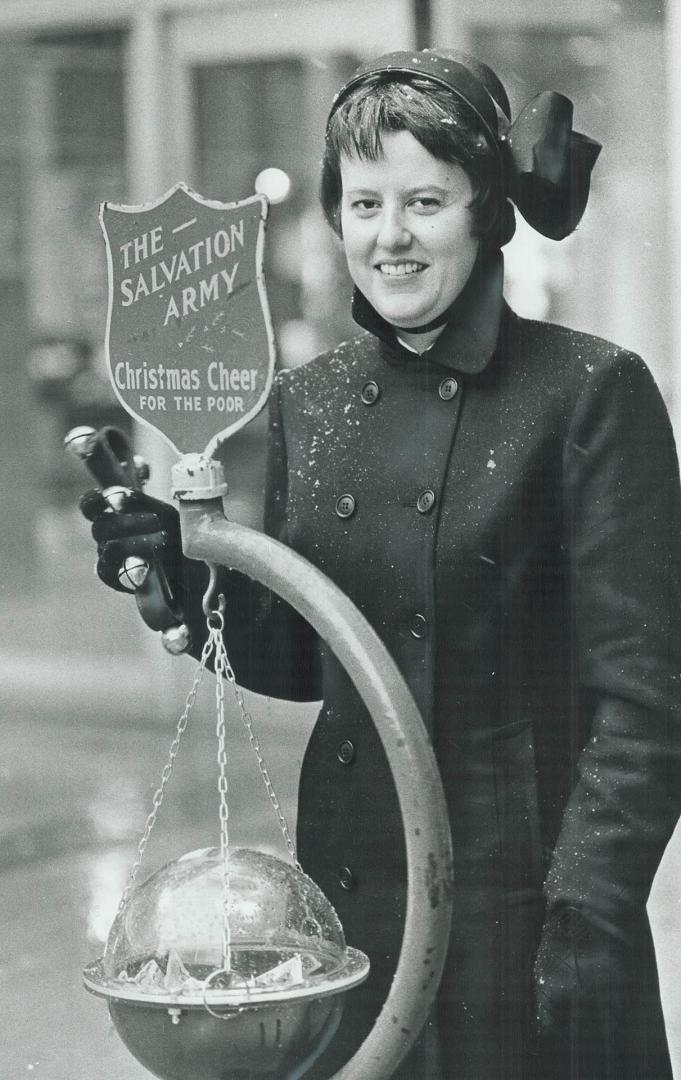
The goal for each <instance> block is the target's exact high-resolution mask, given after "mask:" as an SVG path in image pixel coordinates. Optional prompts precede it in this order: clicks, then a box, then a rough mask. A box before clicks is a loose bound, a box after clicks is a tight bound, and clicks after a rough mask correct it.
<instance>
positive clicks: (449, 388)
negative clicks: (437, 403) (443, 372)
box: [437, 377, 459, 401]
mask: <svg viewBox="0 0 681 1080" xmlns="http://www.w3.org/2000/svg"><path fill="white" fill-rule="evenodd" d="M458 389H459V384H458V382H457V381H456V379H454V378H451V377H449V378H447V379H443V380H442V382H441V383H440V385H439V386H438V388H437V392H438V394H439V395H440V397H441V398H442V400H443V401H451V399H452V398H453V397H454V395H455V394H456V393H457V392H458Z"/></svg>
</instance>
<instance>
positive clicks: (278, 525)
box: [230, 261, 681, 1080]
mask: <svg viewBox="0 0 681 1080" xmlns="http://www.w3.org/2000/svg"><path fill="white" fill-rule="evenodd" d="M502 276H503V269H502V264H501V261H491V262H490V263H488V264H485V265H481V266H479V267H477V268H476V271H475V272H474V275H473V278H472V279H471V281H470V282H469V284H468V286H467V287H466V289H465V290H464V292H463V293H462V295H461V297H460V298H459V300H458V301H457V304H456V307H455V311H454V317H453V319H452V321H451V322H450V324H449V325H448V326H447V327H446V328H445V330H444V331H443V332H442V334H441V336H440V337H439V338H438V340H437V341H436V343H435V344H434V346H433V347H432V348H431V349H429V350H428V351H427V352H426V353H425V354H424V355H423V356H419V355H417V354H415V353H413V352H411V351H410V350H408V349H407V348H405V347H404V346H403V345H401V344H400V343H399V342H398V341H397V339H396V337H395V334H394V332H393V330H392V329H391V328H390V327H389V326H388V325H387V324H385V323H383V322H382V320H381V319H380V317H379V316H378V315H377V314H376V313H375V312H374V311H373V309H371V308H370V307H369V305H368V303H367V302H366V300H364V298H363V297H362V296H361V295H360V294H356V295H355V301H354V303H355V316H356V318H357V321H358V322H360V324H361V325H363V326H364V327H365V329H364V330H363V332H362V333H360V334H359V336H357V337H356V338H354V339H352V340H350V341H347V342H345V343H343V344H342V345H340V346H338V348H336V349H335V350H333V351H332V352H330V353H327V354H325V355H323V356H320V357H318V358H317V359H315V360H314V361H312V362H311V363H309V364H307V365H306V366H304V367H302V368H299V369H297V370H293V371H283V372H282V373H281V374H280V376H279V378H278V380H277V383H276V386H275V390H274V391H273V397H272V409H271V447H270V459H269V461H270V464H269V472H268V495H267V528H268V529H269V531H270V532H271V533H272V534H273V535H275V536H276V537H277V538H278V539H280V540H283V541H285V542H286V543H287V544H289V545H290V546H291V547H292V548H294V549H295V550H296V551H298V552H300V553H301V554H302V555H304V556H305V557H306V558H308V559H309V560H310V561H312V562H313V563H314V564H315V565H317V566H318V567H320V568H321V570H323V571H324V572H325V573H326V574H328V576H329V577H330V578H332V579H333V580H334V581H335V582H336V583H337V584H338V585H339V586H340V587H341V588H342V589H343V590H344V591H345V592H346V593H347V594H348V596H350V597H351V599H352V600H353V601H354V602H355V604H356V605H357V607H358V608H359V609H360V610H361V611H362V612H363V613H364V615H365V616H366V617H367V618H368V620H369V622H370V623H371V624H372V625H373V626H374V627H375V629H376V630H377V632H378V633H379V635H380V636H381V637H382V639H383V641H384V642H385V644H386V646H387V647H388V649H389V651H390V652H391V654H392V655H393V657H394V659H395V660H396V662H397V664H398V666H399V668H400V669H401V671H402V673H403V674H404V676H405V678H406V680H407V682H408V684H409V686H410V687H411V690H412V692H413V694H414V696H415V698H416V701H417V703H418V705H419V707H420V709H421V712H422V715H423V718H424V721H425V723H426V725H427V727H428V730H429V732H430V734H431V737H432V740H433V744H434V747H435V751H436V755H437V759H438V763H439V767H440V771H441V774H442V779H443V783H444V788H445V792H446V796H447V800H448V804H449V810H450V819H451V827H452V834H453V842H454V858H455V904H454V918H453V928H452V935H451V942H450V946H449V952H448V959H447V966H446V970H445V975H444V978H443V981H442V985H441V988H440V992H439V997H438V1006H437V1009H435V1010H434V1011H433V1019H432V1023H431V1025H429V1034H428V1036H427V1037H425V1038H424V1039H422V1041H421V1046H420V1049H419V1050H418V1051H417V1052H416V1055H415V1056H412V1057H411V1058H410V1060H409V1062H408V1064H407V1065H405V1066H404V1068H403V1070H402V1071H401V1072H400V1074H399V1075H400V1076H404V1077H409V1078H418V1080H421V1078H426V1077H430V1076H442V1077H447V1078H449V1077H452V1078H453V1077H456V1078H457V1080H473V1078H475V1080H510V1078H514V1080H529V1078H530V1077H533V1076H538V1077H541V1078H542V1080H546V1078H548V1077H556V1078H558V1077H571V1078H572V1077H580V1078H584V1080H586V1078H589V1080H596V1078H598V1080H606V1078H612V1080H614V1078H617V1080H625V1078H628V1077H629V1078H632V1080H633V1077H637V1078H640V1077H643V1076H645V1077H651V1078H655V1080H663V1078H666V1077H670V1076H671V1073H670V1070H669V1062H668V1055H667V1050H666V1042H665V1036H664V1029H663V1023H662V1016H661V1009H660V1002H659V992H658V986H657V977H656V971H655V962H654V956H653V952H652V946H651V940H650V934H649V930H648V924H647V920H646V915H645V902H646V898H647V895H648V891H649V888H650V884H651V881H652V878H653V876H654V873H655V870H656V867H657V865H658V862H659V860H660V858H661V855H662V853H663V850H664V847H665V844H666V843H667V841H668V839H669V837H670V835H671V832H672V830H673V827H674V825H675V822H676V820H677V817H678V815H679V794H680V792H681V788H680V787H679V758H680V754H679V747H680V745H681V729H680V727H679V725H680V723H681V709H680V708H679V704H680V700H681V699H680V693H681V691H680V682H681V644H680V627H679V622H680V615H681V596H680V588H679V567H680V565H681V562H680V552H679V538H680V537H681V512H680V505H679V481H678V474H677V463H676V454H675V448H674V442H673V438H672V434H671V430H670V425H669V422H668V419H667V415H666V411H665V409H664V406H663V404H662V402H661V399H660V396H659V394H658V391H657V389H656V387H655V385H654V383H653V380H652V378H651V376H650V374H649V372H648V370H647V369H646V367H645V366H644V364H643V362H642V361H641V360H640V359H639V358H638V357H637V356H635V355H633V354H632V353H629V352H626V351H624V350H622V349H620V348H618V347H617V346H615V345H613V344H611V343H609V342H607V341H604V340H601V339H598V338H594V337H591V336H587V335H584V334H579V333H576V332H574V331H572V330H569V329H565V328H563V327H560V326H556V325H549V324H543V323H538V322H532V321H528V320H525V319H522V318H519V317H517V316H516V315H515V314H514V313H513V312H512V311H511V310H509V308H508V307H507V306H506V305H505V303H504V301H503V298H502ZM237 592H238V590H237ZM237 607H238V609H239V611H240V613H241V625H240V626H236V627H235V633H234V634H233V640H232V642H231V646H230V647H231V649H232V652H233V661H234V664H235V668H236V671H237V676H238V678H239V679H240V681H242V682H243V683H244V684H246V685H250V686H252V687H253V688H254V689H256V690H260V691H264V692H273V693H278V694H282V695H285V696H288V697H292V698H299V699H301V698H309V699H313V698H315V697H317V696H318V697H323V701H324V704H323V708H322V711H321V714H320V717H319V720H318V722H317V725H316V727H315V729H314V732H313V734H312V737H311V740H310V743H309V746H308V748H307V752H306V755H305V759H304V763H303V769H302V776H301V780H300V793H299V817H298V845H299V856H300V859H301V862H302V864H303V867H304V868H305V869H306V871H307V872H308V873H309V874H310V875H311V876H312V877H313V878H314V879H315V880H316V881H317V882H318V884H319V885H320V886H321V887H322V889H323V890H324V891H325V893H326V894H327V895H328V897H329V898H330V900H331V901H332V903H333V904H334V906H335V907H336V910H337V911H338V914H339V916H340V918H341V921H342V923H343V925H344V928H345V933H346V937H347V939H348V941H349V942H350V943H351V944H352V945H354V946H357V947H359V948H361V949H364V950H365V951H366V952H367V953H368V954H369V956H370V959H371V964H372V973H371V976H370V978H369V980H368V982H367V983H366V984H365V985H364V986H363V987H361V988H359V989H357V990H355V991H353V992H352V993H351V994H350V995H349V1000H348V1004H347V1006H346V1016H345V1019H344V1021H343V1025H342V1027H341V1031H340V1034H339V1036H338V1037H337V1040H336V1042H335V1043H334V1046H332V1048H331V1050H330V1051H329V1053H328V1054H327V1055H326V1057H325V1058H324V1059H323V1062H322V1065H321V1066H320V1067H319V1068H318V1069H317V1071H316V1072H315V1071H313V1073H312V1074H311V1075H312V1076H315V1077H316V1076H326V1075H332V1074H333V1072H334V1071H335V1070H336V1069H337V1068H338V1067H340V1064H341V1063H342V1062H343V1061H344V1060H345V1059H346V1058H347V1057H348V1056H349V1054H350V1053H351V1052H352V1050H353V1049H354V1048H355V1047H356V1046H357V1045H359V1043H361V1041H362V1039H363V1038H364V1036H365V1035H366V1033H367V1031H368V1030H369V1028H370V1027H371V1024H372V1023H373V1020H374V1018H375V1016H376V1014H377V1012H378V1010H379V1009H380V1006H381V1004H382V1002H383V1000H384V998H385V996H386V994H387V991H388V988H389V985H390V981H391V978H392V974H393V972H394V968H395V965H396V961H397V956H398V954H399V947H400V941H401V929H402V921H403V915H404V897H405V855H404V841H403V836H402V830H401V824H400V819H399V813H398V810H397V804H396V798H395V793H394V788H393V784H392V780H391V777H390V774H389V771H388V769H387V766H386V762H385V759H384V755H383V751H382V748H381V746H380V742H379V739H378V737H377V735H376V733H375V731H374V729H373V725H372V723H371V721H370V719H369V717H368V715H367V713H366V711H365V709H364V707H363V705H362V703H361V701H360V700H359V698H358V696H357V694H356V692H355V691H354V688H353V687H352V685H351V684H350V682H349V680H348V678H347V676H346V675H345V673H344V672H343V671H342V670H340V669H339V666H338V664H337V662H336V661H335V658H334V657H333V655H332V654H330V652H329V651H326V650H325V649H324V647H323V646H320V644H319V643H317V642H315V641H314V639H313V635H312V634H311V632H310V631H309V630H308V628H306V627H305V626H304V625H301V624H300V623H299V622H298V621H296V618H295V617H290V613H288V612H286V610H285V608H284V607H283V605H282V604H281V603H280V602H279V601H277V600H276V599H275V598H272V597H268V596H266V595H265V596H263V595H261V594H260V593H258V592H257V590H254V589H251V590H250V592H249V593H248V594H246V592H245V590H243V589H242V591H241V594H240V599H239V600H238V603H237ZM231 609H232V610H234V604H233V605H232V606H231ZM237 621H238V620H237ZM263 657H264V659H262V658H263ZM259 658H260V659H259ZM414 783H415V784H418V783H419V778H418V777H416V776H415V777H414ZM537 1035H539V1038H537ZM438 1057H439V1064H438Z"/></svg>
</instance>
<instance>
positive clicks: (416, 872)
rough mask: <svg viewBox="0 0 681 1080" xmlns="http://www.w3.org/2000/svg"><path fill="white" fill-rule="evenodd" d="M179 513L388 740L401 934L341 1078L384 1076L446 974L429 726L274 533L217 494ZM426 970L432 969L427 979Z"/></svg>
mask: <svg viewBox="0 0 681 1080" xmlns="http://www.w3.org/2000/svg"><path fill="white" fill-rule="evenodd" d="M180 517H181V523H182V541H183V547H184V551H185V554H186V555H187V556H188V557H190V558H193V559H204V560H205V561H206V562H212V563H219V564H222V565H224V566H229V567H231V568H232V569H234V570H238V571H240V572H241V573H243V574H245V575H247V576H248V577H251V578H253V579H255V580H256V581H259V582H261V583H262V584H264V585H266V586H267V587H268V588H270V589H272V590H273V591H274V592H275V593H277V594H278V595H279V596H281V597H282V598H283V599H284V600H286V601H287V602H288V603H289V604H290V605H291V606H292V607H294V608H296V609H297V611H299V612H300V614H301V615H303V617H304V618H305V619H307V621H308V622H309V623H310V625H311V626H313V627H314V629H315V630H316V631H317V633H318V634H319V635H320V636H321V637H322V638H323V639H324V640H325V641H326V642H327V644H328V645H329V646H330V647H331V648H332V649H333V651H334V653H335V654H336V657H337V658H338V660H339V661H340V663H341V664H343V666H344V667H345V669H346V671H347V673H348V675H349V676H350V678H351V679H352V680H353V682H354V684H355V687H356V688H357V691H358V692H359V694H360V695H361V697H362V699H363V701H364V704H365V705H366V707H367V709H368V710H369V712H370V714H371V717H372V719H373V721H374V724H375V725H376V729H377V731H378V734H379V736H380V738H381V741H382V743H383V746H384V749H385V752H386V755H387V758H388V762H389V765H390V768H391V770H392V773H393V777H394V780H395V786H396V789H397V796H398V800H399V804H400V809H401V813H402V820H403V824H404V832H405V840H406V850H407V863H408V883H407V912H406V919H405V926H404V937H403V942H402V950H401V953H400V958H399V963H398V966H397V970H396V973H395V978H394V980H393V984H392V987H391V990H390V993H389V995H388V997H387V999H386V1001H385V1004H384V1006H383V1009H382V1011H381V1013H380V1015H379V1017H378V1019H377V1020H376V1023H375V1025H374V1027H373V1029H372V1031H371V1032H370V1034H369V1035H368V1036H367V1038H366V1039H365V1041H364V1043H363V1044H362V1046H361V1047H360V1048H359V1050H358V1051H357V1053H356V1054H355V1055H354V1057H353V1058H352V1059H351V1061H349V1062H348V1063H347V1064H346V1065H344V1066H343V1068H342V1069H341V1070H340V1071H339V1072H338V1073H336V1077H335V1080H386V1078H388V1077H390V1076H391V1075H392V1073H393V1071H394V1070H395V1069H396V1068H397V1066H398V1065H399V1063H400V1061H401V1060H402V1059H403V1057H404V1056H405V1055H406V1053H407V1052H408V1050H409V1049H410V1047H411V1046H412V1044H413V1043H414V1041H415V1039H416V1038H417V1036H418V1034H419V1032H420V1031H421V1029H422V1027H423V1025H424V1023H425V1021H426V1019H427V1016H428V1011H429V1009H430V1006H431V1004H432V1002H433V1000H434V998H435V994H436V992H437V988H438V986H439V983H440V978H441V976H442V969H443V967H444V962H445V954H446V950H447V942H448V938H449V928H450V923H451V908H452V849H451V836H450V830H449V819H448V814H447V807H446V803H445V797H444V792H443V789H442V782H441V779H440V774H439V771H438V767H437V763H436V761H435V755H434V753H433V750H432V747H431V745H430V741H429V739H428V735H427V733H426V730H425V727H424V725H423V721H422V720H421V716H420V714H419V711H418V709H417V708H416V705H415V703H414V700H413V698H412V696H411V693H410V691H409V689H408V687H407V685H406V683H405V681H404V679H403V678H402V675H401V674H400V672H399V671H398V669H397V667H396V665H395V663H394V661H393V660H392V658H391V656H390V655H389V654H388V652H387V650H386V648H385V646H384V645H383V643H382V642H381V640H380V638H379V637H378V635H377V634H376V633H375V632H374V630H373V629H372V628H371V626H370V625H369V623H368V622H367V621H366V619H365V618H364V617H363V616H362V615H361V614H360V612H359V611H358V610H357V608H356V607H355V606H354V604H353V603H352V602H351V601H350V600H349V599H348V598H347V597H346V596H345V594H344V593H343V592H341V590H340V589H338V588H337V587H336V586H335V585H334V584H333V583H332V582H331V581H329V579H328V578H327V577H326V576H325V575H324V574H322V573H321V571H319V570H317V569H316V567H314V566H312V565H311V564H310V563H309V562H307V560H306V559H303V558H302V557H301V556H299V555H296V554H295V552H293V551H291V550H290V549H289V548H287V547H285V546H284V545H283V544H280V543H278V542H277V541H275V540H272V539H271V538H270V537H268V536H265V535H263V534H262V533H259V532H256V531H255V530H253V529H249V528H246V527H245V526H243V525H237V524H235V523H233V522H229V521H227V520H226V519H225V517H224V515H223V510H222V500H221V499H219V498H217V499H209V500H206V501H193V500H192V501H190V500H185V499H182V498H180ZM415 777H418V783H415V782H414V778H415ZM425 961H427V962H428V964H427V965H426V963H425ZM424 971H427V972H428V973H429V974H428V976H427V977H424Z"/></svg>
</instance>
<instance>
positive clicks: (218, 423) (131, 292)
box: [100, 183, 275, 456]
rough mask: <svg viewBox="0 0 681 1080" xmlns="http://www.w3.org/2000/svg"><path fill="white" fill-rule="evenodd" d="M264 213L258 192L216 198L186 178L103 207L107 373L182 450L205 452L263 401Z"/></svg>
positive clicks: (267, 345) (267, 358)
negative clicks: (137, 201)
mask: <svg viewBox="0 0 681 1080" xmlns="http://www.w3.org/2000/svg"><path fill="white" fill-rule="evenodd" d="M267 210H268V203H267V199H266V198H265V196H264V195H254V196H253V197H252V198H249V199H244V200H242V201H241V202H234V203H223V202H217V201H214V200H210V199H204V198H202V197H201V196H200V195H197V194H196V192H194V191H191V190H190V189H189V188H188V187H187V186H186V185H185V184H182V183H179V184H176V185H175V186H174V187H173V188H171V190H170V191H168V192H167V193H166V194H165V195H163V196H162V198H160V199H159V200H158V201H157V202H154V203H150V204H147V205H144V206H116V205H113V204H111V203H103V204H102V207H101V209H100V222H101V225H102V229H103V231H104V236H105V238H106V249H107V257H108V264H109V315H108V320H107V334H106V351H107V358H108V363H109V373H110V376H111V381H112V383H113V386H114V389H115V391H116V394H117V395H118V397H119V399H120V401H121V402H122V404H123V406H124V407H125V408H126V409H127V411H128V412H129V413H130V414H131V415H132V416H134V417H135V418H136V419H137V420H140V421H141V422H142V423H144V424H147V425H149V426H150V427H152V428H154V429H155V430H156V431H158V432H159V433H160V434H161V435H162V436H163V438H164V439H166V441H167V442H169V443H170V444H171V446H172V447H173V448H174V449H175V450H177V451H178V453H181V454H184V453H191V452H194V453H204V454H206V456H210V455H211V454H212V453H213V451H214V449H215V448H216V446H217V445H218V444H219V443H220V442H222V440H223V439H225V438H226V437H227V436H228V435H231V434H233V433H234V432H235V431H238V429H239V428H241V427H243V426H244V424H246V423H248V421H249V420H251V419H252V418H253V417H254V416H255V415H256V414H257V413H258V412H259V411H260V409H261V408H262V407H263V405H264V404H265V402H266V401H267V396H268V394H269V391H270V387H271V385H272V377H273V373H274V356H275V352H274V334H273V331H272V323H271V319H270V314H269V308H268V305H267V294H266V292H265V283H264V277H263V268H262V263H263V248H264V237H265V222H266V219H267Z"/></svg>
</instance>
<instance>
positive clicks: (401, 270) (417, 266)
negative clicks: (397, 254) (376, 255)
mask: <svg viewBox="0 0 681 1080" xmlns="http://www.w3.org/2000/svg"><path fill="white" fill-rule="evenodd" d="M376 269H377V270H378V271H379V273H381V274H384V275H385V276H386V277H410V276H411V275H412V274H420V273H422V271H423V270H426V269H427V265H426V263H421V262H397V263H390V262H382V263H377V264H376Z"/></svg>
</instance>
